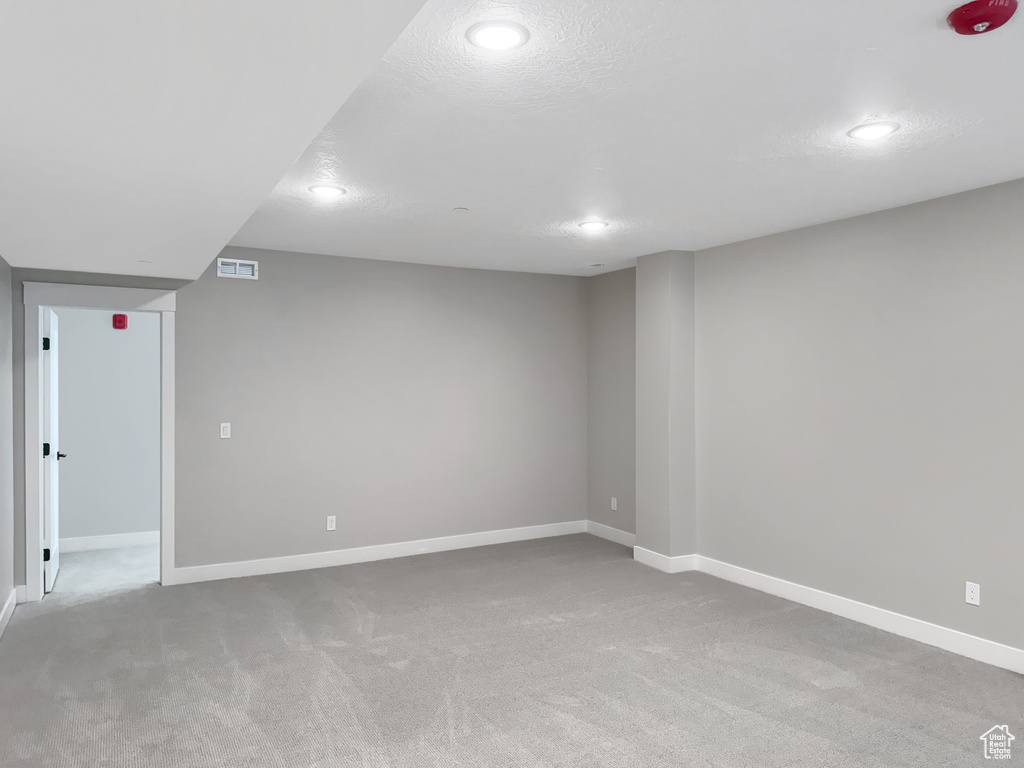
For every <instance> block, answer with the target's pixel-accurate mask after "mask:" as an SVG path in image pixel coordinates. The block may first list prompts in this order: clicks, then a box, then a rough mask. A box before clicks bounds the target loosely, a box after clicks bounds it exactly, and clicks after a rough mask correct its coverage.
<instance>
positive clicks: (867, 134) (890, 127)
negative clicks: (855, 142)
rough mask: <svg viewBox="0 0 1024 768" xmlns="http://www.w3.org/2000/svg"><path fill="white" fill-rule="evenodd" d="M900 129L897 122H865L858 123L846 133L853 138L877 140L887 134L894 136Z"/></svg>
mask: <svg viewBox="0 0 1024 768" xmlns="http://www.w3.org/2000/svg"><path fill="white" fill-rule="evenodd" d="M899 129H900V127H899V126H898V125H896V123H888V122H877V123H864V124H863V125H858V126H857V127H856V128H854V129H852V130H851V131H850V132H849V133H847V134H846V135H847V136H849V137H850V138H851V139H861V140H863V141H875V140H876V139H884V138H885V137H886V136H892V135H893V134H894V133H896V131H898V130H899Z"/></svg>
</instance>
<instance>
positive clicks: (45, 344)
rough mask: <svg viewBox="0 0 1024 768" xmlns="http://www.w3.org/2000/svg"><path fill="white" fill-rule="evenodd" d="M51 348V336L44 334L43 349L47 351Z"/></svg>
mask: <svg viewBox="0 0 1024 768" xmlns="http://www.w3.org/2000/svg"><path fill="white" fill-rule="evenodd" d="M49 348H50V338H49V336H44V337H43V351H44V352H45V351H46V350H48V349H49Z"/></svg>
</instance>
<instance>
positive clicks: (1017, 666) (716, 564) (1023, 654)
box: [636, 550, 1024, 674]
mask: <svg viewBox="0 0 1024 768" xmlns="http://www.w3.org/2000/svg"><path fill="white" fill-rule="evenodd" d="M644 551H646V550H644ZM659 557H664V555H659ZM636 559H637V560H641V558H640V557H636ZM665 559H669V558H665ZM672 559H673V560H675V559H676V558H672ZM641 562H643V561H642V560H641ZM696 565H697V567H696V570H698V571H702V572H704V573H707V574H709V575H711V576H716V577H718V578H720V579H724V580H725V581H731V582H733V583H734V584H741V585H743V586H745V587H751V588H752V589H756V590H759V591H761V592H767V593H768V594H770V595H776V596H777V597H782V598H785V599H786V600H792V601H793V602H794V603H801V604H802V605H808V606H810V607H812V608H817V609H819V610H822V611H827V612H828V613H834V614H835V615H837V616H842V617H844V618H847V619H852V620H853V621H859V622H860V623H861V624H867V625H868V626H871V627H875V628H877V629H881V630H885V631H886V632H891V633H893V634H894V635H900V636H901V637H906V638H909V639H911V640H917V641H918V642H920V643H925V644H926V645H932V646H935V647H936V648H942V649H943V650H946V651H951V652H952V653H956V654H959V655H960V656H966V657H967V658H969V659H974V660H976V661H982V662H985V663H986V664H991V665H993V666H996V667H1002V668H1003V669H1008V670H1010V671H1012V672H1017V673H1018V674H1024V650H1021V649H1019V648H1013V647H1011V646H1008V645H1002V644H1001V643H996V642H993V641H991V640H985V639H983V638H980V637H975V636H974V635H968V634H966V633H964V632H959V631H957V630H955V629H948V628H946V627H940V626H939V625H937V624H930V623H928V622H927V621H921V620H920V619H914V618H911V617H910V616H904V615H903V614H900V613H893V612H892V611H887V610H885V609H884V608H877V607H875V606H873V605H868V604H866V603H859V602H857V601H856V600H850V599H849V598H846V597H840V596H839V595H833V594H831V593H830V592H822V591H821V590H819V589H814V588H812V587H805V586H803V585H801V584H794V583H793V582H791V581H785V580H783V579H777V578H775V577H774V576H766V575H765V574H763V573H758V572H756V571H749V570H747V569H746V568H740V567H738V566H735V565H730V564H729V563H723V562H721V561H719V560H714V559H712V558H710V557H702V556H700V557H697V564H696ZM654 567H658V566H654ZM662 570H664V569H662Z"/></svg>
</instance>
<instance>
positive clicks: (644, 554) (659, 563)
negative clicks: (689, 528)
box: [633, 547, 697, 573]
mask: <svg viewBox="0 0 1024 768" xmlns="http://www.w3.org/2000/svg"><path fill="white" fill-rule="evenodd" d="M633 559H634V560H636V561H637V562H638V563H643V564H644V565H647V566H650V567H651V568H655V569H657V570H659V571H664V572H665V573H683V572H684V571H695V570H697V555H677V556H675V557H669V556H668V555H663V554H661V553H660V552H652V551H651V550H649V549H644V548H643V547H633Z"/></svg>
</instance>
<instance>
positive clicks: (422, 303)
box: [175, 248, 587, 566]
mask: <svg viewBox="0 0 1024 768" xmlns="http://www.w3.org/2000/svg"><path fill="white" fill-rule="evenodd" d="M225 253H226V254H230V255H232V256H235V257H241V258H256V259H258V260H259V262H260V279H259V280H258V281H247V280H230V279H224V278H217V277H215V275H214V267H213V266H212V265H211V268H210V269H209V270H208V271H207V272H206V273H205V274H204V275H203V277H202V278H200V279H199V280H198V281H197V282H196V283H194V284H192V285H189V286H187V287H185V288H183V289H182V290H180V291H179V293H178V312H177V435H176V439H177V456H176V462H177V467H176V471H177V488H176V491H177V499H176V517H175V526H176V541H175V546H176V558H177V565H178V566H191V565H201V564H208V563H220V562H231V561H239V560H248V559H255V558H266V557H274V556H281V555H293V554H301V553H307V552H317V551H324V550H331V549H342V548H347V547H358V546H365V545H372V544H381V543H386V542H396V541H405V540H413V539H421V538H428V537H436V536H448V535H454V534H463V533H470V532H475V531H487V530H492V529H500V528H510V527H517V526H526V525H537V524H543V523H555V522H562V521H567V520H578V519H582V518H584V517H585V516H586V508H587V498H586V496H587V458H586V454H587V444H586V440H587V438H586V434H587V425H586V420H587V360H586V348H587V344H586V333H587V328H586V324H587V308H586V297H585V293H584V287H583V285H582V281H581V280H579V279H577V278H572V277H559V276H549V275H532V274H520V273H503V272H488V271H480V270H468V269H452V268H444V267H429V266H419V265H410V264H401V263H393V262H381V261H369V260H358V259H344V258H337V257H331V256H312V255H305V254H294V253H277V252H270V251H250V250H247V249H240V248H229V249H226V252H225ZM220 422H231V423H232V438H231V439H230V440H221V439H219V437H218V424H219V423H220ZM329 514H336V515H337V516H338V530H337V531H336V532H333V533H328V532H327V531H326V530H325V517H326V516H327V515H329Z"/></svg>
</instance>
